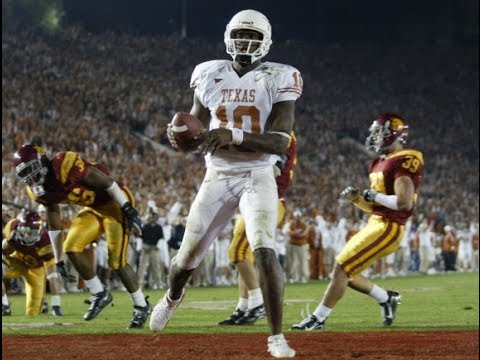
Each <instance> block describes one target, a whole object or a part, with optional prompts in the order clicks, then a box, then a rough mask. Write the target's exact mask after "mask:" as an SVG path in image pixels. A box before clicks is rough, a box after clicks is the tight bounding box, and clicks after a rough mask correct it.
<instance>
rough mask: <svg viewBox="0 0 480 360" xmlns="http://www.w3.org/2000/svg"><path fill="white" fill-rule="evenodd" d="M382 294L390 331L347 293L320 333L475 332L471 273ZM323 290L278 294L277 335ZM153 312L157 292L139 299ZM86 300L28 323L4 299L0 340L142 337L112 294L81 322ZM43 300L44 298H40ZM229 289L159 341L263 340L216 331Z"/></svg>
mask: <svg viewBox="0 0 480 360" xmlns="http://www.w3.org/2000/svg"><path fill="white" fill-rule="evenodd" d="M376 283H377V284H378V285H380V286H382V287H385V288H387V289H392V290H395V291H398V292H400V293H401V295H402V298H403V301H402V304H401V305H400V306H399V308H398V312H397V320H396V321H395V323H394V324H393V325H392V327H390V328H385V327H383V326H382V319H381V316H380V307H379V306H378V305H377V304H376V303H375V301H374V300H373V299H371V298H369V297H368V296H365V295H362V294H359V293H357V292H355V291H353V290H351V289H348V290H347V292H346V294H345V297H344V298H343V299H342V300H341V301H340V302H339V303H338V304H337V306H336V307H335V309H334V311H333V312H332V314H331V315H330V318H329V319H328V322H327V328H326V331H327V332H328V331H332V332H364V331H365V332H367V331H368V332H371V331H386V330H387V331H430V330H478V328H479V276H478V273H452V274H441V275H429V276H407V277H398V278H388V279H379V280H376ZM326 286H327V283H326V282H321V281H311V282H309V283H308V284H287V285H286V286H285V299H284V300H285V302H284V303H285V305H284V329H285V331H288V328H289V327H290V325H292V324H293V323H297V322H298V321H299V320H301V318H302V315H301V314H302V313H303V314H305V312H306V308H307V307H309V309H310V311H313V310H314V309H315V307H316V306H317V304H318V302H319V301H320V298H321V296H322V295H323V292H324V290H325V288H326ZM145 293H146V295H149V296H150V301H151V302H152V304H155V303H156V302H157V301H158V300H159V299H160V297H161V296H163V294H164V290H162V291H149V290H146V291H145ZM88 297H89V294H88V293H80V294H64V295H62V308H63V311H64V314H65V316H63V317H54V316H52V315H50V314H48V315H43V314H42V315H40V316H38V317H35V318H31V317H27V316H25V315H24V313H25V297H24V296H21V295H17V296H9V301H10V302H11V303H12V316H6V317H2V335H47V334H48V335H56V334H63V335H68V334H118V333H129V334H132V333H139V334H142V333H143V334H150V333H151V332H150V330H149V329H148V326H146V327H145V329H142V330H128V329H127V326H128V324H129V321H130V319H131V316H132V312H133V308H132V305H131V300H130V297H129V296H128V294H127V293H125V292H119V291H114V292H113V297H114V301H113V302H114V306H113V307H108V308H106V309H104V310H103V311H102V313H101V314H100V315H99V316H98V318H96V319H94V320H92V321H84V320H83V314H84V313H85V312H86V310H87V307H88V305H86V304H84V302H83V301H84V300H85V299H87V298H88ZM48 299H49V296H48ZM237 299H238V291H237V288H236V287H233V286H231V287H211V288H188V289H187V294H186V297H185V300H184V301H183V303H182V304H181V306H180V307H179V308H178V310H177V311H176V312H175V314H174V316H173V318H172V320H171V321H170V323H169V325H168V327H167V328H166V329H165V330H164V333H170V334H203V333H205V334H217V333H267V332H268V326H267V321H266V320H260V321H257V323H255V324H254V325H250V326H218V325H216V324H217V322H218V321H220V320H223V319H224V318H226V317H228V316H229V315H230V314H231V312H232V311H233V310H234V307H235V305H236V303H237Z"/></svg>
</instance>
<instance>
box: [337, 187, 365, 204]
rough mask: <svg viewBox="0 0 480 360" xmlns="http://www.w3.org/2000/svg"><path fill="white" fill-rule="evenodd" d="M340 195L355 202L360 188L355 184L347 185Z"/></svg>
mask: <svg viewBox="0 0 480 360" xmlns="http://www.w3.org/2000/svg"><path fill="white" fill-rule="evenodd" d="M340 197H342V198H343V199H346V200H348V201H351V202H355V201H357V200H358V198H359V197H360V190H359V189H358V188H356V187H355V186H351V185H350V186H347V187H346V188H345V189H344V190H343V191H342V192H341V193H340Z"/></svg>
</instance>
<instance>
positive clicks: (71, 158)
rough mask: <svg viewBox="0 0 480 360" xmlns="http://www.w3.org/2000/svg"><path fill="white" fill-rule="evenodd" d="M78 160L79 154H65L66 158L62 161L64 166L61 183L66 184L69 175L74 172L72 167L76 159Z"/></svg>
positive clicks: (61, 171) (71, 152)
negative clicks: (71, 171)
mask: <svg viewBox="0 0 480 360" xmlns="http://www.w3.org/2000/svg"><path fill="white" fill-rule="evenodd" d="M76 158H77V154H76V153H74V152H73V151H68V152H66V153H65V158H64V159H63V161H62V165H61V167H60V182H61V183H62V184H65V182H66V181H67V178H68V174H69V173H70V170H72V166H73V164H74V163H75V159H76Z"/></svg>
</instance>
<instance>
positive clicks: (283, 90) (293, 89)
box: [277, 88, 302, 95]
mask: <svg viewBox="0 0 480 360" xmlns="http://www.w3.org/2000/svg"><path fill="white" fill-rule="evenodd" d="M277 93H295V94H298V95H302V91H301V90H299V89H295V88H288V89H287V88H285V89H282V90H278V91H277Z"/></svg>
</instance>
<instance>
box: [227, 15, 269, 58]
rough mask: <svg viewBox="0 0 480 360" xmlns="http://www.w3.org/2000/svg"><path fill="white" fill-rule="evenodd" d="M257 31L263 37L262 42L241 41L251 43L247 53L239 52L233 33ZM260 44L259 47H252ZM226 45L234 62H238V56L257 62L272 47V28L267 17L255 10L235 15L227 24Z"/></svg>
mask: <svg viewBox="0 0 480 360" xmlns="http://www.w3.org/2000/svg"><path fill="white" fill-rule="evenodd" d="M241 29H245V30H255V31H258V32H259V33H260V34H262V35H263V37H262V39H260V40H253V39H241V41H242V42H246V41H248V42H249V45H248V48H247V51H246V52H239V51H238V50H237V47H236V46H235V41H240V40H235V39H234V38H232V32H233V31H235V30H241ZM255 44H258V46H257V47H255V46H252V45H255ZM225 45H226V47H227V53H228V54H230V55H231V56H232V58H233V60H234V61H235V60H236V57H237V55H248V56H250V58H251V62H252V63H253V62H255V61H257V60H258V59H261V58H262V57H264V56H265V55H267V53H268V51H269V50H270V45H272V27H271V26H270V22H269V21H268V19H267V17H266V16H265V15H263V14H262V13H260V12H258V11H255V10H243V11H240V12H239V13H237V14H235V15H234V16H233V18H232V20H230V22H229V23H228V24H227V28H226V30H225Z"/></svg>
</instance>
